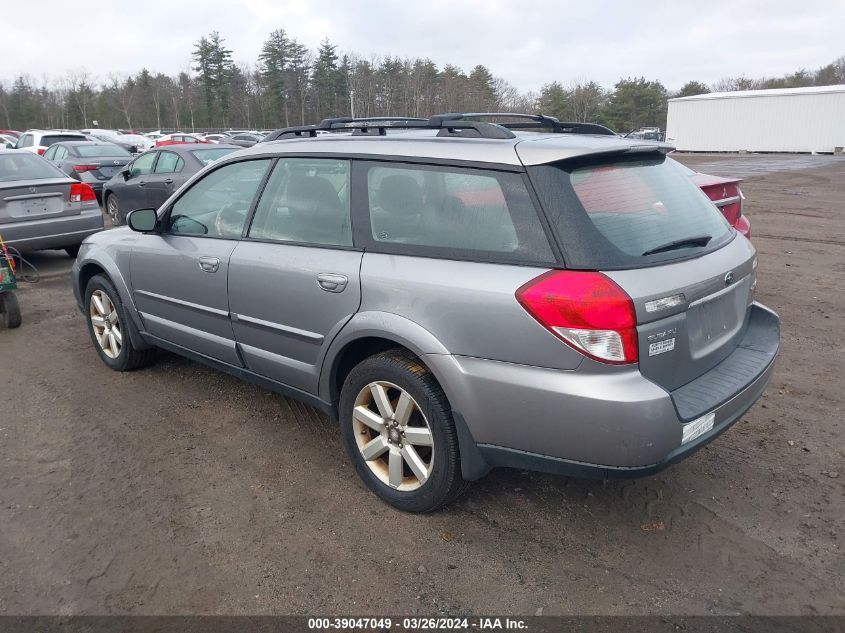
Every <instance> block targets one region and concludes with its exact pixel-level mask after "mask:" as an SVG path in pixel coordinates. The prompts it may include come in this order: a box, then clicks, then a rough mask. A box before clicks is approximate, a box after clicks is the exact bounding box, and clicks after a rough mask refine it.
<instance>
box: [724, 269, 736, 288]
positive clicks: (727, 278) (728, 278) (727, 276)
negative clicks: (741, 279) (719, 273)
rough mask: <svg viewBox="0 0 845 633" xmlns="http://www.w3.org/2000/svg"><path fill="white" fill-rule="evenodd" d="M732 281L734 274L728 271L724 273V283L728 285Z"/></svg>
mask: <svg viewBox="0 0 845 633" xmlns="http://www.w3.org/2000/svg"><path fill="white" fill-rule="evenodd" d="M733 282H734V274H733V272H729V273H728V274H727V275H725V285H726V286H730V285H731V284H732V283H733Z"/></svg>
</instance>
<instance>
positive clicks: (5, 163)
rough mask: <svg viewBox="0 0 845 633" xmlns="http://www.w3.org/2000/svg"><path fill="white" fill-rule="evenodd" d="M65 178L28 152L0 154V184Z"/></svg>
mask: <svg viewBox="0 0 845 633" xmlns="http://www.w3.org/2000/svg"><path fill="white" fill-rule="evenodd" d="M66 177H67V176H66V175H65V174H64V173H63V172H61V171H59V170H58V169H56V168H55V167H53V165H52V164H50V163H48V162H47V161H46V160H44V159H43V158H41V157H40V156H35V155H34V154H30V153H29V152H20V153H17V152H15V153H3V154H0V182H14V181H16V180H43V179H45V178H66Z"/></svg>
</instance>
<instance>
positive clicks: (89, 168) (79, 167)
mask: <svg viewBox="0 0 845 633" xmlns="http://www.w3.org/2000/svg"><path fill="white" fill-rule="evenodd" d="M99 168H100V166H99V165H74V166H73V171H75V172H82V171H97V170H98V169H99Z"/></svg>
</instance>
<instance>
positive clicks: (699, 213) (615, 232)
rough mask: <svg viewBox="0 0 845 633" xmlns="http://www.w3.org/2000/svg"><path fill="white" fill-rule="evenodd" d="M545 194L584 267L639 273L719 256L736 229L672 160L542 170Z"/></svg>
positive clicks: (567, 247) (575, 261)
mask: <svg viewBox="0 0 845 633" xmlns="http://www.w3.org/2000/svg"><path fill="white" fill-rule="evenodd" d="M532 178H533V179H534V180H535V186H537V189H538V194H539V195H540V197H541V198H544V202H545V205H546V207H547V208H548V209H549V210H550V215H551V216H552V217H550V220H551V221H552V224H553V226H554V228H555V230H556V231H557V232H558V235H559V238H560V240H561V242H562V243H563V244H564V251H565V257H566V260H567V264H569V265H572V266H573V267H578V268H595V269H602V268H636V267H639V266H644V265H645V266H647V265H650V264H653V263H659V262H663V261H669V260H677V259H683V258H687V257H694V256H697V255H700V254H701V253H703V252H708V251H710V250H715V249H716V248H719V247H721V246H722V245H723V244H724V243H726V241H727V239H728V238H730V236H731V235H732V232H731V228H730V225H729V224H728V223H727V221H725V219H724V217H723V216H722V214H721V213H719V211H718V210H717V209H716V207H715V206H714V205H713V204H712V202H710V200H709V199H708V198H707V196H706V195H705V194H704V193H703V192H702V191H701V190H700V189H699V188H698V187H697V186H696V185H695V184H693V183H692V182H691V181H690V179H689V177H688V176H686V175H685V174H684V173H683V171H682V170H681V169H679V168H678V165H677V164H676V163H675V162H674V161H673V160H671V159H669V158H666V157H663V156H660V157H650V158H647V159H642V158H640V159H623V160H617V161H614V162H599V161H595V160H593V161H582V162H581V163H580V164H575V165H572V164H563V163H558V164H554V165H542V166H540V167H535V168H532Z"/></svg>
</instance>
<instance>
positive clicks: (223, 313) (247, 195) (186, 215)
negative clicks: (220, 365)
mask: <svg viewBox="0 0 845 633" xmlns="http://www.w3.org/2000/svg"><path fill="white" fill-rule="evenodd" d="M269 164H270V160H269V159H256V160H247V161H240V162H237V163H229V164H227V165H222V166H221V167H219V168H218V169H215V170H214V171H211V172H208V173H207V174H206V175H205V176H204V177H203V178H201V179H200V180H198V181H196V182H195V183H194V184H193V185H192V186H191V187H190V188H189V189H187V190H186V191H185V192H183V193H182V195H181V196H180V197H179V198H178V199H177V200H176V201H175V202H174V203H173V204H172V205H171V207H170V208H169V209H168V210H167V211H166V215H165V217H164V218H163V222H164V224H165V226H164V230H163V232H162V233H161V234H154V233H150V234H144V235H141V236H140V237H139V238H138V241H137V242H136V244H135V246H134V247H133V249H132V254H131V260H130V273H131V284H132V292H133V295H134V298H135V304H136V305H137V307H138V310H139V312H140V314H141V318H142V319H143V320H144V325H145V328H146V330H147V331H148V332H149V333H150V334H152V335H153V336H156V337H158V338H160V339H161V340H163V341H166V342H168V343H172V344H174V345H178V346H179V347H182V348H184V349H187V350H189V351H192V352H195V353H197V354H201V355H202V356H206V357H208V358H211V359H214V360H218V361H222V362H224V363H227V364H229V365H235V366H240V365H241V362H240V358H239V357H238V354H237V352H236V350H235V342H234V338H233V334H232V326H231V322H230V319H229V300H228V290H227V285H228V282H227V276H228V271H229V257H230V256H231V254H232V251H233V250H234V249H235V246H236V245H237V243H238V242H237V240H238V239H240V237H241V234H242V231H243V228H244V224H245V221H246V217H247V214H248V212H249V209H250V206H251V205H252V202H253V199H254V198H255V196H256V195H257V192H258V187H259V184H260V182H261V180H262V178H263V177H264V173H265V172H266V170H267V168H268V167H269Z"/></svg>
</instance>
